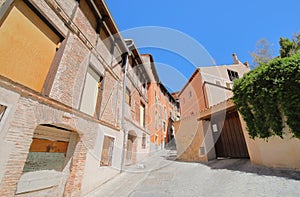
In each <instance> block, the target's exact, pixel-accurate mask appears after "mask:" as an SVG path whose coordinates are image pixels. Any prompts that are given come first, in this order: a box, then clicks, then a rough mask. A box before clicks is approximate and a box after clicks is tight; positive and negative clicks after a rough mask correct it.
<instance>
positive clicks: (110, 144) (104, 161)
mask: <svg viewBox="0 0 300 197" xmlns="http://www.w3.org/2000/svg"><path fill="white" fill-rule="evenodd" d="M114 142H115V138H113V137H109V136H104V140H103V148H102V155H101V161H100V166H111V165H112V156H113V151H114Z"/></svg>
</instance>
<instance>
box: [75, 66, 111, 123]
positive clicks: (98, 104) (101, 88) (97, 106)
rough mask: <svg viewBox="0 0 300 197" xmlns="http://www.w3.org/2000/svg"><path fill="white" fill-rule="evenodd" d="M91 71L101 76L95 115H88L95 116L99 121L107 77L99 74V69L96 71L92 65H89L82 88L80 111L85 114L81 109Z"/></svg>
mask: <svg viewBox="0 0 300 197" xmlns="http://www.w3.org/2000/svg"><path fill="white" fill-rule="evenodd" d="M89 69H90V70H92V71H93V72H94V73H95V74H96V75H97V76H99V81H98V84H97V87H98V91H97V98H96V103H95V109H94V112H93V115H91V114H88V113H86V114H88V115H90V116H93V117H95V118H96V119H99V118H100V111H101V103H102V98H103V90H104V79H105V76H104V75H102V74H101V73H100V72H98V71H97V69H95V68H94V66H92V65H91V64H89V65H88V66H87V69H86V72H85V77H84V83H83V87H82V91H81V97H80V104H79V111H81V112H83V111H82V110H81V107H82V102H83V95H84V92H85V91H84V90H85V87H86V79H87V74H88V71H89ZM100 82H101V86H99V83H100ZM83 113H85V112H83Z"/></svg>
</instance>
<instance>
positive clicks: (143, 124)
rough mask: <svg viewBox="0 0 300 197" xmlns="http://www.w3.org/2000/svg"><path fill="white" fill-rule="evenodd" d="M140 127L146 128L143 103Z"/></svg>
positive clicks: (142, 105)
mask: <svg viewBox="0 0 300 197" xmlns="http://www.w3.org/2000/svg"><path fill="white" fill-rule="evenodd" d="M140 126H141V127H145V105H144V104H143V103H141V105H140Z"/></svg>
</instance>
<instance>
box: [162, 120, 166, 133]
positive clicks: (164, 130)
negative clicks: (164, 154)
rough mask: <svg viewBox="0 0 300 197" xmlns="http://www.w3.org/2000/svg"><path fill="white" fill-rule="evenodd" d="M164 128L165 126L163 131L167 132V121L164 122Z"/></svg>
mask: <svg viewBox="0 0 300 197" xmlns="http://www.w3.org/2000/svg"><path fill="white" fill-rule="evenodd" d="M162 126H163V131H164V132H166V131H167V127H166V122H165V121H162Z"/></svg>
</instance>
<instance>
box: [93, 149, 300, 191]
mask: <svg viewBox="0 0 300 197" xmlns="http://www.w3.org/2000/svg"><path fill="white" fill-rule="evenodd" d="M174 154H176V153H175V152H173V151H163V152H159V153H156V154H155V155H154V156H152V157H151V159H149V160H148V161H146V162H145V163H144V165H145V168H144V169H140V168H138V167H137V166H131V167H128V168H127V169H126V172H124V173H123V174H120V175H117V176H116V177H115V178H113V179H112V180H111V181H109V182H107V183H106V184H104V185H102V186H100V187H99V188H97V189H96V190H95V191H93V192H92V193H90V194H89V195H87V196H149V197H150V196H300V172H299V171H292V170H278V169H277V170H275V169H270V168H265V167H261V166H255V165H251V164H250V162H249V160H243V159H239V160H238V159H232V160H229V159H225V160H218V161H216V160H215V161H212V162H210V163H209V164H207V165H204V164H200V163H186V162H177V161H173V158H174V157H173V156H174Z"/></svg>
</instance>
